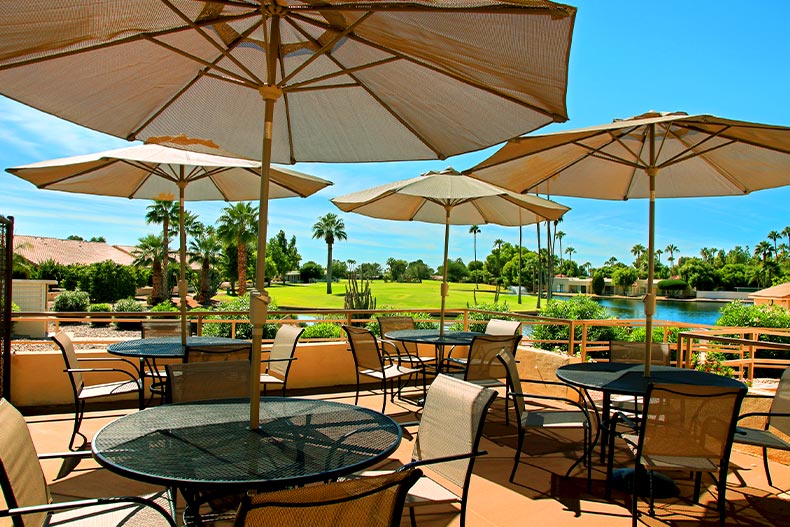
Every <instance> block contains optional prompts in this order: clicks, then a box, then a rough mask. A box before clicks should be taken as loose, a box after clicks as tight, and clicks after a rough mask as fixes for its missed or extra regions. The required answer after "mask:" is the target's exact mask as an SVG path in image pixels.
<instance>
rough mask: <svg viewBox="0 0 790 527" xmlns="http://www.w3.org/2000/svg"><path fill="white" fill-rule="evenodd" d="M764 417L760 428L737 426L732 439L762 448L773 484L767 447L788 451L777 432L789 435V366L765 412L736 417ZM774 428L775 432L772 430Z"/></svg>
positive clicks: (768, 477)
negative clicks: (763, 424) (763, 422)
mask: <svg viewBox="0 0 790 527" xmlns="http://www.w3.org/2000/svg"><path fill="white" fill-rule="evenodd" d="M749 417H765V418H766V419H765V426H764V428H763V429H762V430H759V429H756V428H747V427H745V426H737V427H736V428H735V437H734V441H735V442H736V443H738V444H742V445H752V446H758V447H761V448H762V449H763V465H764V466H765V477H766V478H767V479H768V484H769V485H771V486H773V481H772V480H771V471H770V470H769V468H768V449H769V448H775V449H777V450H788V451H790V442H788V441H787V440H786V439H784V438H783V437H780V435H779V434H777V433H776V432H779V433H781V434H784V435H785V436H790V368H786V369H785V371H784V372H783V373H782V377H781V378H780V379H779V386H777V388H776V395H774V398H773V401H772V402H771V407H770V409H769V410H768V411H767V412H749V413H747V414H743V415H742V416H740V417H739V418H738V420H739V421H740V420H741V419H746V418H749ZM772 429H773V430H772ZM774 430H776V432H774Z"/></svg>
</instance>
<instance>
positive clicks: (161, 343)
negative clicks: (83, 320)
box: [107, 336, 246, 359]
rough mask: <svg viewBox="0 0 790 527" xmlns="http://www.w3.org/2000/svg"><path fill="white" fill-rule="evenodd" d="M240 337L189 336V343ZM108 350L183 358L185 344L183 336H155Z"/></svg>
mask: <svg viewBox="0 0 790 527" xmlns="http://www.w3.org/2000/svg"><path fill="white" fill-rule="evenodd" d="M239 342H241V341H240V340H239V339H229V338H223V337H192V336H190V337H187V345H192V346H221V345H223V344H238V343H239ZM244 342H246V341H244ZM107 351H108V352H109V353H112V354H113V355H120V356H123V357H140V358H150V359H158V358H181V357H183V356H184V346H183V345H182V344H181V337H180V336H176V337H153V338H146V339H135V340H125V341H123V342H116V343H115V344H110V345H109V346H107Z"/></svg>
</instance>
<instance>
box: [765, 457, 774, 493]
mask: <svg viewBox="0 0 790 527" xmlns="http://www.w3.org/2000/svg"><path fill="white" fill-rule="evenodd" d="M763 466H764V467H765V477H766V478H767V479H768V486H769V487H773V486H774V483H773V481H771V470H770V469H769V468H768V449H767V448H766V447H763Z"/></svg>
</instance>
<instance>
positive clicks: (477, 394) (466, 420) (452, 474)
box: [359, 374, 496, 527]
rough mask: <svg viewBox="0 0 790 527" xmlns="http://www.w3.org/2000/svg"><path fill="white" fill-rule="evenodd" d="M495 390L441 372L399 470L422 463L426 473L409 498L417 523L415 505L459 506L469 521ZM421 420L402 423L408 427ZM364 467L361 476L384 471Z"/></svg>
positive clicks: (419, 465) (408, 505)
mask: <svg viewBox="0 0 790 527" xmlns="http://www.w3.org/2000/svg"><path fill="white" fill-rule="evenodd" d="M494 399H496V392H495V391H494V390H491V389H488V388H485V387H483V386H478V385H476V384H472V383H470V382H466V381H462V380H460V379H456V378H454V377H451V376H449V375H444V374H440V375H437V376H436V379H435V380H434V381H433V383H431V386H430V388H429V389H428V394H427V396H426V398H425V406H424V407H423V411H422V418H421V419H420V421H419V423H418V424H419V431H418V432H417V437H416V439H415V441H414V448H413V450H412V455H411V462H410V463H407V464H405V465H403V466H402V467H401V468H400V469H399V470H404V469H409V468H414V467H420V468H421V469H422V470H423V472H424V476H423V477H422V478H420V480H419V481H418V482H417V483H416V484H415V485H414V487H412V488H411V490H410V491H409V494H408V496H407V497H406V506H407V507H408V508H409V515H410V517H411V523H412V525H415V524H416V518H415V513H414V509H415V508H416V507H420V506H424V505H435V504H453V503H458V504H460V514H461V518H460V519H461V522H460V524H461V527H463V526H464V525H466V503H467V501H468V497H469V483H470V481H471V479H472V470H473V469H474V463H475V458H476V457H477V456H481V455H485V454H486V453H487V452H485V451H480V450H478V447H479V446H480V437H481V436H482V434H483V424H484V423H485V418H486V414H487V413H488V409H489V407H490V406H491V403H493V402H494ZM411 424H417V423H403V424H402V426H409V425H411ZM382 473H384V472H382V471H365V472H362V473H361V474H359V475H360V476H373V475H380V474H382Z"/></svg>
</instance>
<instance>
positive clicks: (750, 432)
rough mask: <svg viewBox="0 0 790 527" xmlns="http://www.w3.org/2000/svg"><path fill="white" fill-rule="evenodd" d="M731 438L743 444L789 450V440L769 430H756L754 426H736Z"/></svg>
mask: <svg viewBox="0 0 790 527" xmlns="http://www.w3.org/2000/svg"><path fill="white" fill-rule="evenodd" d="M733 440H734V441H735V442H736V443H741V444H744V445H754V446H760V447H766V448H777V449H780V450H790V442H787V441H785V440H784V439H782V438H781V437H779V436H777V435H776V434H774V433H773V432H771V431H769V430H757V429H755V428H744V427H742V426H738V427H736V428H735V436H734V438H733Z"/></svg>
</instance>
